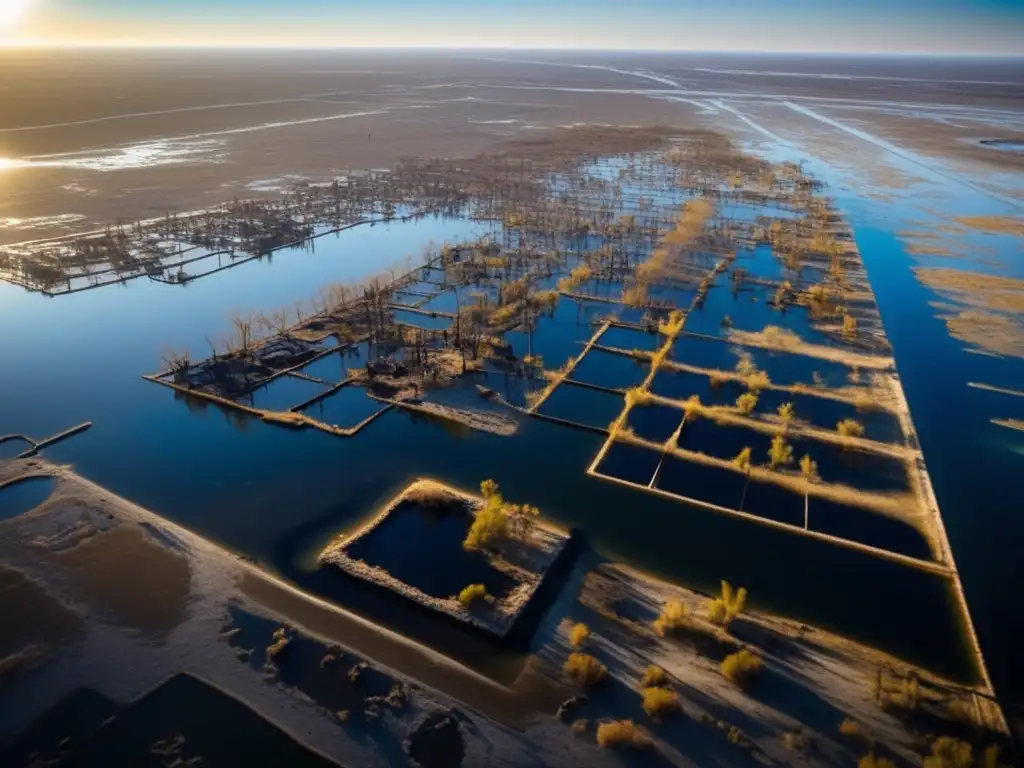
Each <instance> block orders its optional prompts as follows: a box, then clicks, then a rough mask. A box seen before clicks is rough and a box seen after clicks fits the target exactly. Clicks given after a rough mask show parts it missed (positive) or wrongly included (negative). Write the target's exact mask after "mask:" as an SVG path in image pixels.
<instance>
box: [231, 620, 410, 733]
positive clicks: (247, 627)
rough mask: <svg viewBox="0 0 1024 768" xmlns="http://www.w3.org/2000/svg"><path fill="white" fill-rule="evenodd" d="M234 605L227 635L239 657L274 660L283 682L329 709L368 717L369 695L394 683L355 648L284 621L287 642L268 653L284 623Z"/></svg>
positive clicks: (256, 664)
mask: <svg viewBox="0 0 1024 768" xmlns="http://www.w3.org/2000/svg"><path fill="white" fill-rule="evenodd" d="M229 610H230V615H231V623H230V624H229V626H228V627H226V628H225V632H224V635H225V637H226V638H227V640H228V643H229V644H230V645H231V646H232V647H233V648H235V649H236V653H237V654H238V657H239V659H240V660H241V661H243V662H246V663H248V664H249V665H250V666H251V667H252V668H253V669H254V670H262V669H264V667H265V666H266V665H267V664H268V662H269V663H271V664H272V665H273V667H274V669H275V676H276V678H277V679H278V680H279V681H280V682H281V683H283V684H284V685H286V686H288V687H290V688H295V689H296V690H299V691H301V692H302V693H303V694H305V695H306V696H308V697H309V698H310V699H312V700H313V701H315V702H316V703H317V704H318V705H319V706H321V707H323V708H324V709H326V710H328V711H329V712H332V713H337V712H341V711H347V712H349V713H350V715H351V717H352V719H353V720H355V721H360V720H363V719H364V718H363V712H364V711H365V709H366V707H367V705H368V702H367V698H370V697H376V696H386V695H387V694H388V693H389V691H390V690H391V688H392V685H393V684H394V681H393V680H392V678H390V677H388V676H387V675H385V674H383V673H381V672H379V671H378V670H376V669H374V668H373V667H369V666H365V665H364V661H363V659H361V658H360V657H358V656H356V655H355V654H352V653H349V652H347V651H345V650H344V649H342V648H341V647H339V646H328V645H325V644H324V643H321V642H319V641H317V640H313V639H312V638H309V637H306V636H305V635H303V634H301V633H299V632H296V631H295V630H293V629H291V628H288V627H284V629H285V637H287V638H288V643H287V645H285V646H284V647H283V648H282V650H281V651H280V652H277V653H275V654H274V656H273V658H272V659H268V657H267V648H268V647H270V646H271V645H272V644H273V643H274V642H275V640H276V638H275V637H274V632H276V631H278V630H279V629H281V628H282V625H281V624H280V623H279V622H277V621H273V620H271V619H266V618H263V617H262V616H257V615H255V614H253V613H250V612H248V611H244V610H242V609H241V608H238V607H237V606H232V607H231V608H230V609H229ZM357 667H358V672H356V671H355V669H356V668H357Z"/></svg>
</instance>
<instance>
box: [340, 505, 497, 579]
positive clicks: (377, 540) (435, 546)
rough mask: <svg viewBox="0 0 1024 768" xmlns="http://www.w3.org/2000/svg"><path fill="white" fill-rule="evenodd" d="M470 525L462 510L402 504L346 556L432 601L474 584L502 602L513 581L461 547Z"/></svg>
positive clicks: (358, 539)
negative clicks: (414, 588)
mask: <svg viewBox="0 0 1024 768" xmlns="http://www.w3.org/2000/svg"><path fill="white" fill-rule="evenodd" d="M471 522H472V517H471V516H470V514H469V513H468V511H467V510H466V509H465V508H464V507H463V506H462V505H461V504H452V505H444V506H438V507H429V508H427V507H424V506H422V505H420V504H418V503H416V502H413V501H409V500H404V501H402V502H400V503H399V504H398V506H397V507H395V508H394V509H393V510H391V512H390V513H389V514H388V516H387V517H386V518H385V519H384V520H383V521H382V522H381V523H380V524H378V525H377V526H376V527H375V528H374V529H373V530H372V531H369V532H368V533H365V534H363V535H362V536H360V537H359V538H357V539H356V540H355V541H353V542H351V543H350V544H348V545H347V546H346V547H345V552H346V554H348V556H349V557H351V558H353V559H355V560H362V561H363V562H364V563H366V564H367V565H371V566H377V567H380V568H383V569H385V570H386V571H388V573H390V574H391V575H392V576H394V577H395V578H396V579H398V580H399V581H402V582H404V583H406V584H409V585H410V586H413V587H416V588H417V589H419V590H420V591H421V592H424V593H426V594H428V595H430V596H432V597H438V598H446V597H452V596H453V595H457V594H459V592H460V591H461V590H462V589H463V588H464V587H466V586H468V585H470V584H483V585H484V586H485V587H486V588H487V592H488V594H490V595H494V596H495V597H499V598H500V597H504V596H505V595H506V594H508V592H509V591H510V590H511V589H512V588H513V587H514V586H515V584H516V582H515V580H514V579H512V578H511V577H510V576H508V575H506V574H505V573H503V572H502V571H499V570H497V569H496V568H494V566H492V565H491V564H490V563H489V562H488V561H487V558H486V557H485V556H484V555H483V553H481V552H471V551H468V550H466V549H463V547H462V542H463V541H464V540H465V538H466V534H467V533H468V532H469V526H470V523H471Z"/></svg>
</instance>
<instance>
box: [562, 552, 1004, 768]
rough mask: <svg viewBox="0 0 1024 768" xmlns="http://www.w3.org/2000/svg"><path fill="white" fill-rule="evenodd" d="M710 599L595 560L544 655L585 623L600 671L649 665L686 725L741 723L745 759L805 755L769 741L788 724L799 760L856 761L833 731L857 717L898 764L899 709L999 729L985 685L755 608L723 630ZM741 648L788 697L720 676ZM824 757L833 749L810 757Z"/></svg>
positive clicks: (637, 675)
mask: <svg viewBox="0 0 1024 768" xmlns="http://www.w3.org/2000/svg"><path fill="white" fill-rule="evenodd" d="M712 599H713V598H712V597H711V596H708V595H704V594H700V593H698V592H695V591H693V590H690V589H686V588H684V587H681V586H678V585H674V584H669V583H667V582H665V581H662V580H660V579H658V578H656V577H654V576H651V575H649V574H646V573H642V572H640V571H638V570H636V569H633V568H630V567H629V566H626V565H623V564H618V563H604V564H602V565H600V566H598V567H597V568H595V569H593V570H591V571H590V572H589V573H587V574H586V577H585V579H584V580H583V583H582V586H581V589H580V592H579V595H578V604H577V605H576V606H574V607H573V608H571V609H570V611H569V615H568V616H567V617H566V621H565V622H564V626H563V628H562V630H561V632H560V635H559V637H558V638H556V641H553V642H551V643H549V645H548V646H547V648H545V653H546V655H547V656H549V657H551V658H552V659H553V660H554V659H557V658H558V657H559V655H560V653H564V651H563V650H562V649H563V648H564V647H565V645H567V643H568V639H567V637H566V632H567V627H569V626H571V625H572V623H573V622H574V621H582V620H585V621H586V622H587V625H588V627H589V628H590V630H591V641H590V642H591V647H592V648H594V649H595V650H594V653H595V655H597V657H598V658H599V659H601V660H609V659H610V660H614V665H612V664H610V665H609V673H610V676H612V677H613V679H614V682H615V683H617V684H620V685H623V686H624V687H626V688H635V686H636V685H637V682H638V681H639V680H640V679H641V676H642V675H643V674H644V671H645V670H646V669H648V668H649V666H650V665H656V666H658V667H659V668H660V669H661V670H662V673H663V676H664V678H665V679H666V684H667V685H668V686H669V687H671V689H672V690H674V691H676V692H677V694H678V695H679V696H680V698H681V703H682V706H683V709H684V711H685V712H686V713H687V715H688V718H689V719H690V721H691V722H692V723H694V724H695V725H696V724H697V723H709V722H710V723H712V724H713V723H716V722H717V723H719V727H720V728H723V729H724V730H729V728H730V726H732V725H734V724H738V726H740V727H742V728H744V729H747V728H749V729H750V730H749V731H748V732H747V733H746V737H747V738H749V741H750V742H751V743H750V750H749V751H750V752H752V753H753V758H752V759H751V764H754V758H756V760H757V761H759V762H762V763H764V764H769V763H770V764H775V763H778V764H786V765H790V764H794V762H795V761H796V762H800V763H803V762H804V759H803V758H801V757H800V756H794V753H793V752H792V750H791V748H790V747H789V746H788V745H786V744H784V743H783V740H782V739H780V738H779V737H780V733H782V732H785V731H790V730H794V729H795V730H796V731H797V732H802V733H804V734H807V735H808V736H809V737H810V738H811V739H812V740H813V744H814V751H815V757H816V758H817V759H810V760H809V761H808V764H817V763H818V762H819V761H821V760H824V763H827V764H833V763H835V764H845V763H847V762H849V763H850V764H854V763H856V762H857V760H858V759H859V758H860V757H862V756H863V753H864V750H865V745H864V742H863V741H862V740H861V739H859V738H853V739H850V738H848V737H847V736H844V735H843V734H841V733H840V732H839V727H838V726H839V723H840V722H841V721H843V719H844V718H847V719H849V720H852V721H854V722H856V723H857V724H859V726H860V728H861V732H862V733H864V734H870V736H869V738H870V739H871V741H872V743H874V744H877V745H878V746H879V747H880V748H882V749H885V750H886V751H887V753H888V754H893V755H898V756H899V757H900V758H901V759H902V760H906V761H907V762H908V763H910V762H913V761H919V759H920V758H919V757H918V754H917V753H918V749H919V743H920V742H919V736H918V735H917V729H916V728H914V727H906V722H907V720H912V719H913V718H912V717H908V716H909V715H914V716H918V717H920V716H926V717H927V718H929V722H930V723H932V724H933V725H932V727H935V728H949V729H951V730H952V729H965V730H968V731H969V730H971V729H974V728H978V729H981V730H982V731H983V732H985V734H986V736H987V737H989V738H1000V737H1002V736H1004V735H1005V734H1006V733H1007V729H1006V725H1005V722H1004V721H1003V718H1002V716H1001V713H1000V712H999V708H998V704H996V703H995V702H994V701H990V700H989V699H990V698H991V697H992V692H991V689H990V688H988V687H987V686H985V685H962V684H957V683H954V682H952V681H950V680H948V679H945V678H943V677H941V676H938V675H934V674H931V673H929V672H927V671H926V670H923V669H919V668H917V667H915V666H913V665H910V664H907V663H906V662H904V661H902V660H901V659H898V658H896V657H894V656H891V655H889V654H886V653H883V652H880V651H877V650H875V649H872V648H869V647H867V646H865V645H863V644H861V643H858V642H856V641H853V640H848V639H846V638H842V637H839V636H837V635H834V634H831V633H830V632H828V631H825V630H821V629H817V628H813V627H810V626H808V625H806V624H802V623H800V622H796V621H790V620H787V619H782V618H778V617H775V616H770V615H768V614H763V613H758V612H756V611H749V610H748V611H745V612H744V613H742V614H741V615H740V616H739V617H738V618H736V619H735V620H734V621H733V622H732V623H731V624H730V625H729V626H728V628H727V629H723V628H722V627H719V626H717V625H714V624H712V623H711V622H710V621H709V620H708V618H707V616H708V609H709V606H710V603H711V601H712ZM668 603H674V604H679V605H681V606H683V607H684V608H685V611H684V613H685V618H684V620H683V621H682V623H681V626H679V627H678V628H677V629H674V630H672V631H667V632H665V633H664V634H659V633H658V632H656V631H655V630H654V628H653V626H652V623H651V621H650V619H653V617H654V616H656V615H658V613H659V612H660V611H661V610H662V609H663V607H664V606H665V605H666V604H668ZM638 617H645V618H646V617H649V618H648V619H647V620H643V619H638ZM740 648H746V649H748V650H749V651H751V652H753V653H755V654H756V655H757V656H758V657H759V658H761V659H762V660H763V662H764V672H763V674H764V675H765V676H770V679H771V681H772V686H771V687H772V688H773V689H775V688H776V686H780V687H781V686H783V685H785V686H786V688H787V689H788V690H789V691H790V692H791V695H787V696H785V697H781V696H779V697H776V696H772V695H770V694H769V693H768V691H767V690H766V689H762V690H765V692H764V694H763V695H761V694H759V693H758V692H757V689H756V688H755V689H754V690H753V692H752V694H750V695H747V694H744V693H740V692H738V690H737V689H736V687H735V686H734V685H733V684H731V683H730V682H729V681H728V680H727V679H726V678H725V676H724V675H723V674H722V671H721V667H720V662H721V661H722V660H723V659H724V658H725V657H726V656H727V655H728V654H731V653H733V652H735V651H737V650H739V649H740ZM910 678H916V679H917V683H916V685H917V693H918V696H917V697H916V700H915V702H914V703H913V713H911V712H909V711H901V709H900V707H899V706H898V704H897V702H898V698H897V693H898V691H900V690H901V689H902V683H903V681H905V680H909V679H910ZM765 684H767V680H766V681H765ZM876 688H877V695H876V691H875V689H876ZM722 723H724V724H725V725H724V726H722V725H721V724H722ZM768 723H771V725H770V726H768V727H765V726H766V725H767V724H768ZM711 731H712V732H713V731H714V728H711ZM718 738H719V739H721V741H719V742H718V743H719V744H722V743H727V742H726V740H725V738H724V736H722V735H719V737H718ZM704 739H707V740H708V742H709V743H708V745H707V749H708V750H710V751H712V752H713V751H714V750H715V749H716V746H715V741H714V737H713V736H711V735H709V734H708V733H707V732H706V731H704V730H703V729H701V728H700V727H695V728H694V729H693V730H691V731H690V733H689V736H688V737H687V744H689V745H693V746H694V749H699V748H700V747H698V746H697V745H699V744H701V742H702V740H704ZM730 746H731V745H730ZM733 748H734V749H735V747H733ZM737 754H738V753H737ZM826 754H827V755H831V756H832V757H831V758H824V757H819V756H824V755H826ZM727 762H736V760H729V761H727ZM741 762H742V761H741ZM824 763H823V764H824ZM744 764H745V763H744Z"/></svg>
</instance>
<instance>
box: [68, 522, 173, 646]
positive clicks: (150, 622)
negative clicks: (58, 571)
mask: <svg viewBox="0 0 1024 768" xmlns="http://www.w3.org/2000/svg"><path fill="white" fill-rule="evenodd" d="M54 562H55V563H56V564H57V565H58V566H59V567H60V568H62V569H64V570H66V572H67V573H68V574H69V575H70V576H71V577H72V582H73V588H72V589H73V592H74V593H75V594H76V595H78V596H80V597H81V599H82V600H83V601H84V602H86V603H87V604H88V605H89V606H90V608H91V609H92V610H94V611H97V612H99V613H102V614H105V615H107V616H108V617H109V618H110V620H112V621H113V622H115V623H117V624H119V625H122V626H126V627H131V628H133V629H138V630H142V631H147V632H156V633H159V634H166V633H168V632H170V631H171V630H173V629H174V628H175V627H177V626H178V625H179V624H181V623H182V622H183V621H184V620H185V618H186V616H187V613H188V603H189V595H190V591H191V571H190V569H189V565H188V560H187V559H186V558H185V557H184V556H183V555H181V554H179V553H177V552H173V551H172V550H170V549H168V548H167V547H164V546H161V545H159V544H156V543H154V542H153V541H151V540H150V539H149V538H148V537H147V536H146V534H145V533H144V532H143V530H142V528H140V527H139V526H137V525H134V524H131V523H123V524H121V525H119V526H117V527H116V528H112V529H110V530H108V531H103V532H100V533H96V534H94V535H92V536H90V537H89V538H87V539H85V540H84V541H82V542H81V543H79V544H76V545H75V546H73V547H71V548H69V549H65V550H63V551H61V552H58V553H56V555H55V556H54Z"/></svg>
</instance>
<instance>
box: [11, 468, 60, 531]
mask: <svg viewBox="0 0 1024 768" xmlns="http://www.w3.org/2000/svg"><path fill="white" fill-rule="evenodd" d="M56 487H57V480H56V479H55V478H52V477H27V478H25V479H24V480H16V481H14V482H13V483H11V484H10V485H5V486H4V487H3V488H0V520H6V519H8V518H10V517H16V516H18V515H21V514H24V513H25V512H28V511H30V510H33V509H35V508H36V507H38V506H39V505H40V504H42V503H43V502H44V501H46V500H47V499H48V498H50V494H51V493H53V489H54V488H56Z"/></svg>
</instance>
